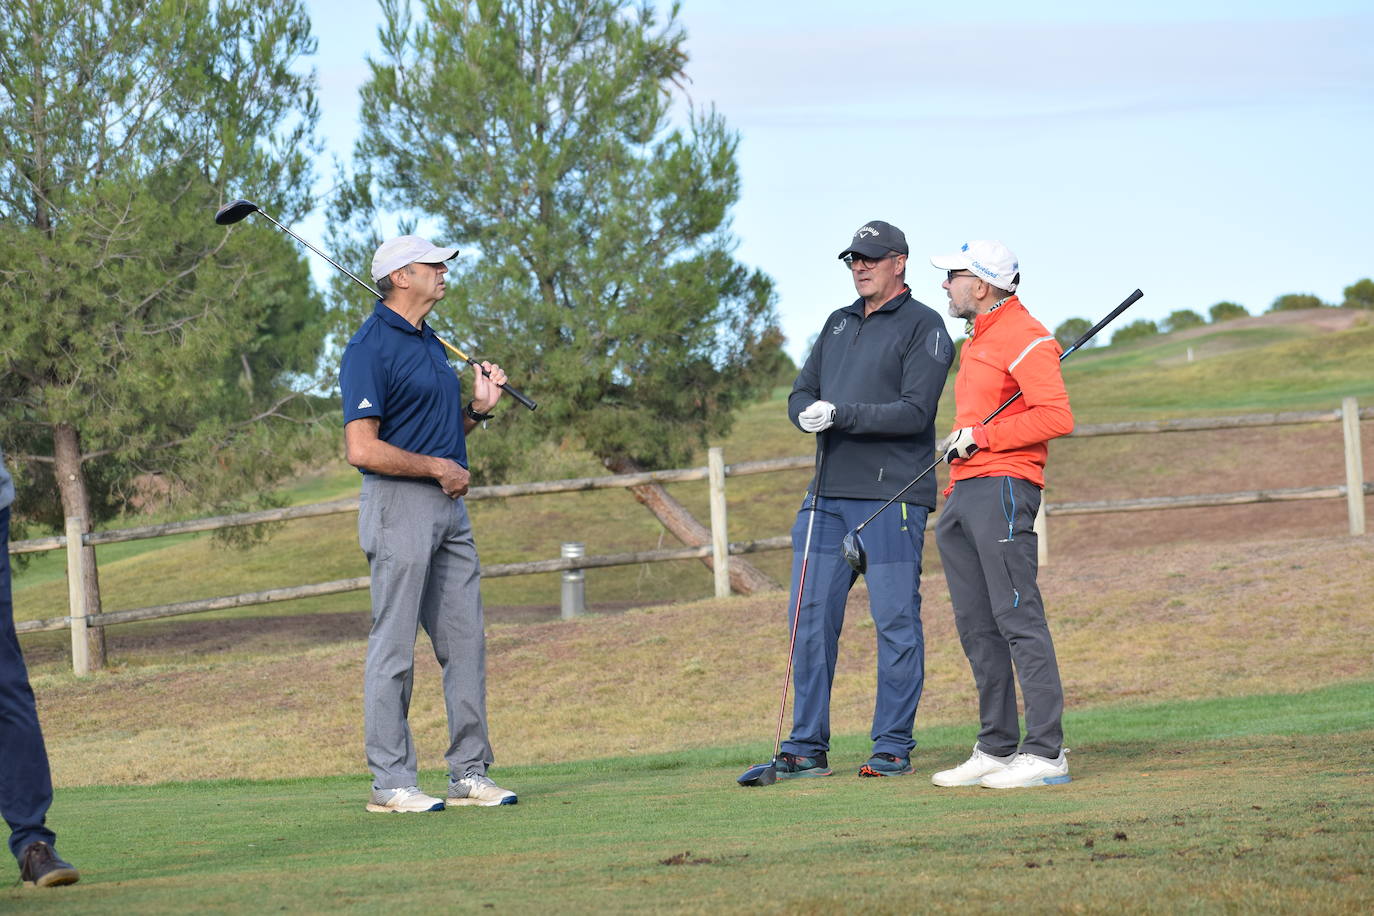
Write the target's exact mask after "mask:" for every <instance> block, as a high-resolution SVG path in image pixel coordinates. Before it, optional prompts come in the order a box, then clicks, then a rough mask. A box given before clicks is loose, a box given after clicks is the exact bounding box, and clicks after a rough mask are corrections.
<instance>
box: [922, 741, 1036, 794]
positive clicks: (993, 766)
mask: <svg viewBox="0 0 1374 916" xmlns="http://www.w3.org/2000/svg"><path fill="white" fill-rule="evenodd" d="M1015 756H1016V755H1014V754H1012V755H1010V756H1007V757H994V756H992V755H991V754H984V753H983V752H982V751H980V750H978V745H976V744H975V745H974V746H973V756H972V757H970V758H969V759H967V760H965V761H964V762H963V763H961V764H959V765H958V766H957V767H955V768H954V769H952V770H941V771H940V772H938V773H936V774H935V775H934V776H932V777H930V781H931V782H933V783H935V784H936V785H937V786H945V787H950V786H976V785H978V784H979V782H981V781H982V779H983V777H984V776H987V775H988V774H990V773H996V772H998V771H1000V770H1005V769H1006V768H1007V767H1009V766H1010V765H1011V762H1012V760H1013V758H1014V757H1015Z"/></svg>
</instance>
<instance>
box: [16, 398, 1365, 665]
mask: <svg viewBox="0 0 1374 916" xmlns="http://www.w3.org/2000/svg"><path fill="white" fill-rule="evenodd" d="M1371 418H1374V409H1372V408H1364V409H1360V407H1359V406H1358V405H1357V404H1356V401H1355V399H1354V398H1345V399H1344V401H1343V402H1342V404H1341V407H1340V409H1338V410H1327V411H1301V412H1296V411H1295V412H1287V413H1270V414H1247V415H1244V416H1235V417H1198V418H1188V419H1181V420H1158V421H1146V422H1136V423H1102V424H1095V425H1091V426H1081V427H1079V428H1078V429H1076V430H1074V432H1073V433H1072V435H1074V436H1122V435H1143V434H1154V433H1172V432H1189V431H1197V430H1217V429H1240V428H1247V427H1260V426H1283V425H1294V424H1305V423H1326V422H1339V423H1340V424H1341V430H1342V434H1343V438H1344V444H1345V471H1346V474H1345V477H1346V479H1345V483H1344V484H1326V485H1318V486H1308V487H1295V488H1288V489H1270V490H1249V491H1243V492H1239V493H1212V494H1197V495H1191V496H1159V497H1150V498H1146V499H1118V500H1102V501H1095V502H1061V503H1055V504H1053V505H1045V504H1043V503H1042V504H1041V515H1040V517H1039V518H1037V520H1036V527H1037V530H1038V531H1039V533H1040V535H1041V536H1040V539H1039V540H1040V549H1041V556H1040V562H1041V563H1042V564H1046V563H1048V562H1049V556H1048V544H1049V539H1048V537H1047V536H1046V534H1047V532H1046V530H1045V529H1046V523H1045V519H1046V517H1047V516H1056V515H1086V514H1092V513H1107V512H1139V511H1144V510H1157V509H1183V508H1197V507H1205V506H1229V505H1239V504H1245V503H1262V502H1280V501H1287V500H1307V499H1338V498H1340V497H1342V496H1344V497H1345V499H1346V505H1347V514H1348V517H1349V522H1350V524H1349V531H1350V533H1351V534H1352V535H1363V534H1364V533H1365V512H1364V496H1365V495H1366V494H1368V493H1374V485H1371V484H1369V483H1366V482H1365V481H1364V470H1363V468H1364V465H1363V459H1362V456H1361V449H1360V421H1361V420H1367V419H1371ZM813 462H814V459H813V458H812V456H810V455H798V456H793V457H789V458H774V459H769V460H766V461H746V462H741V463H739V464H734V465H727V464H725V461H724V456H723V453H722V451H721V449H720V448H712V449H710V451H709V453H708V464H707V466H706V467H698V468H678V469H674V470H665V471H646V472H642V473H637V474H616V475H612V476H606V477H583V478H577V479H572V480H550V481H538V482H534V483H522V484H507V485H502V486H492V487H473V488H472V489H471V490H470V491H469V492H468V494H467V496H466V499H469V500H480V499H506V498H510V497H516V496H536V495H541V494H548V493H572V492H578V491H583V490H604V489H620V488H624V487H631V486H637V485H642V484H649V483H680V482H684V481H690V480H703V479H704V480H707V481H708V483H709V486H710V506H711V542H710V543H709V544H703V545H701V546H696V547H676V548H665V549H659V550H644V551H634V552H629V553H617V554H605V555H601V556H590V557H589V556H568V557H559V558H556V559H549V560H532V561H528V562H523V563H501V564H495V565H491V566H484V567H483V568H482V575H483V576H484V577H485V578H500V577H503V576H523V575H530V574H534V573H550V572H561V571H564V570H582V569H596V568H602V567H609V566H632V565H637V564H640V563H662V562H667V561H670V560H687V559H699V558H703V557H711V558H712V561H713V575H714V582H715V594H716V596H717V597H725V596H727V595H728V594H729V593H730V583H729V567H728V563H729V557H731V556H738V555H742V554H749V553H756V552H759V551H765V550H784V549H788V548H790V547H791V543H792V542H791V538H790V537H789V536H788V535H785V534H784V535H779V536H777V537H770V538H763V539H760V540H752V541H730V540H729V538H728V534H727V532H728V526H727V511H726V499H725V480H726V478H727V477H738V476H742V475H746V474H769V473H774V472H777V471H794V470H804V469H808V468H811V467H812V466H813ZM357 511H358V499H357V497H351V498H348V499H340V500H334V501H332V502H325V503H314V504H311V505H305V506H292V507H288V508H284V509H269V510H266V511H262V512H244V513H239V514H236V515H224V516H217V517H214V518H201V519H192V520H190V521H184V522H171V523H168V524H163V525H147V526H143V527H138V528H123V529H119V530H115V531H98V532H90V533H88V534H83V533H82V530H83V528H84V520H83V519H81V518H77V517H72V518H68V519H67V520H66V533H65V534H64V535H58V536H54V537H47V538H35V539H32V540H26V541H15V542H13V543H12V544H10V548H9V551H10V553H12V554H20V553H38V552H42V551H48V550H62V549H65V550H66V552H67V583H68V604H69V613H68V614H67V616H64V617H53V618H48V619H44V620H26V621H23V622H21V623H18V624H16V626H15V629H16V630H18V631H19V632H21V633H32V632H39V631H44V630H61V629H67V628H70V629H71V636H72V670H73V671H75V672H76V674H78V675H85V674H88V673H89V672H90V670H91V659H90V657H89V654H88V649H87V639H86V634H87V629H88V628H89V627H104V626H110V625H112V624H118V623H133V622H135V621H143V620H157V619H160V618H164V617H175V616H179V615H182V614H198V613H203V612H206V611H216V610H224V609H227V608H237V607H247V606H250V605H257V604H269V603H272V602H276V601H291V600H294V599H297V598H311V597H317V596H320V595H333V594H339V593H342V592H350V591H357V590H361V589H365V588H367V587H368V586H369V583H370V580H369V577H367V576H360V577H357V578H353V579H340V580H336V581H333V582H319V583H315V584H311V585H296V586H288V587H283V588H273V589H267V590H265V591H258V592H247V593H244V594H239V595H226V596H223V597H218V598H203V599H200V600H196V601H183V602H178V603H175V604H164V605H157V606H154V607H143V608H133V609H130V610H122V611H110V612H106V613H102V614H88V613H87V608H86V598H85V595H86V592H85V582H86V579H87V577H88V576H89V574H90V571H88V570H87V569H86V568H85V559H84V557H85V551H83V550H82V549H81V548H82V546H83V545H85V546H100V545H102V544H115V543H119V542H121V541H134V540H141V539H144V538H155V537H165V536H168V535H173V534H186V533H190V532H197V531H214V530H218V529H222V528H232V527H239V526H245V525H259V524H263V523H266V522H279V521H288V520H292V519H300V518H318V517H320V516H325V515H336V514H340V513H347V512H357Z"/></svg>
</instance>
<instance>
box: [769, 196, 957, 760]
mask: <svg viewBox="0 0 1374 916" xmlns="http://www.w3.org/2000/svg"><path fill="white" fill-rule="evenodd" d="M840 258H842V259H843V260H844V262H845V265H846V266H847V267H848V268H849V270H850V277H851V279H852V280H853V282H854V289H855V290H856V291H857V292H858V294H859V298H858V299H857V300H855V301H854V302H853V303H852V304H850V305H847V306H845V307H844V308H842V309H838V310H836V311H834V312H832V313H831V314H830V317H828V318H827V319H826V320H825V324H824V325H822V327H821V330H820V333H819V335H818V336H817V337H816V343H815V345H814V346H812V348H811V353H810V355H809V356H808V357H807V359H806V364H805V365H804V366H803V367H802V370H801V373H800V374H799V375H798V376H797V381H796V383H795V384H794V385H793V386H792V394H791V396H790V397H789V398H788V402H787V412H788V415H789V416H790V417H791V419H792V422H793V423H795V424H797V426H798V427H800V428H801V429H802V430H803V431H805V432H808V433H816V434H817V437H818V438H817V442H816V447H817V449H818V450H820V451H821V452H823V460H822V461H821V462H820V465H821V472H820V478H819V479H816V480H813V481H812V482H811V488H810V491H809V492H808V493H807V495H806V498H804V499H803V501H802V508H801V510H800V511H799V512H798V514H797V520H796V523H795V524H794V525H793V527H792V600H791V602H790V603H789V605H788V607H789V609H795V608H797V607H798V604H797V587H798V579H799V577H800V573H801V567H802V560H803V557H802V553H803V551H804V549H805V541H806V532H807V525H808V522H809V521H810V515H811V512H812V508H813V504H812V495H813V494H814V495H815V505H814V514H815V522H814V528H813V530H812V538H811V544H810V554H809V562H808V565H807V577H806V588H805V594H804V595H803V597H802V601H801V604H800V613H799V617H798V620H797V621H796V623H795V625H796V633H797V636H796V646H795V656H794V657H795V678H794V684H795V690H796V696H795V701H794V703H793V709H792V732H791V735H790V736H789V737H788V739H787V740H786V741H785V742H783V744H782V747H781V749H780V753H779V755H778V760H777V772H778V777H779V778H782V779H788V778H796V777H808V776H829V775H831V773H832V770H831V769H830V765H829V759H828V753H829V751H830V689H831V686H832V684H833V682H834V679H835V659H836V656H837V654H838V649H839V640H840V630H841V628H842V627H843V625H844V611H845V603H846V600H847V597H848V595H849V590H850V589H851V588H852V587H853V585H854V582H855V580H856V579H857V578H858V574H857V573H855V572H854V571H853V570H851V569H850V568H849V566H848V564H847V563H846V562H845V560H844V558H843V556H842V554H841V551H840V543H841V541H842V540H843V538H844V536H845V534H846V533H847V532H849V531H850V530H851V529H853V528H854V527H855V526H857V525H858V524H859V523H860V522H862V521H863V520H864V519H865V518H867V517H868V516H869V515H871V514H872V513H873V512H874V511H875V510H876V509H877V508H878V507H879V506H881V505H882V503H883V501H884V500H886V499H888V498H890V497H892V496H894V495H896V493H897V492H898V491H899V490H901V488H902V487H903V486H905V485H906V484H908V483H909V482H910V481H911V480H912V479H913V478H915V477H916V475H917V474H919V473H920V471H921V469H922V467H923V466H926V465H929V464H930V462H931V460H932V457H931V456H932V455H933V454H934V446H935V410H936V405H937V402H938V401H939V399H940V392H941V390H942V389H943V388H944V385H945V379H946V377H947V376H948V374H949V367H950V364H951V362H952V361H953V358H954V348H953V344H952V342H951V341H950V339H949V335H948V334H947V333H946V332H945V325H944V321H943V319H941V318H940V316H939V315H938V314H937V313H936V312H935V311H934V310H933V309H931V308H929V307H928V306H925V305H922V304H921V303H920V302H918V301H917V300H916V299H914V298H912V295H911V290H910V289H909V288H908V287H907V285H906V260H907V243H906V237H905V236H904V235H903V234H902V232H901V230H900V229H898V228H896V227H895V226H892V225H890V224H888V223H885V222H881V221H877V220H875V221H873V222H870V223H867V224H866V225H864V226H862V227H860V228H859V230H858V231H857V232H855V233H854V238H853V240H852V241H851V242H850V244H849V247H848V248H845V249H844V250H843V251H841V252H840ZM934 507H935V481H934V479H933V478H932V479H930V480H927V481H923V482H922V483H920V484H918V485H917V486H915V487H912V488H911V489H910V490H908V491H907V492H906V494H905V495H904V496H903V497H902V500H901V501H899V502H897V503H895V504H894V505H892V506H890V507H888V508H887V509H886V510H885V511H883V512H882V513H881V514H880V515H879V516H878V517H877V518H876V519H874V520H873V522H872V523H870V524H869V525H868V527H867V528H865V529H864V537H865V540H866V548H867V553H868V558H869V561H868V571H867V572H866V573H865V580H866V582H867V585H868V609H869V613H870V614H871V615H872V616H873V623H874V625H875V629H876V636H877V640H878V677H877V696H876V698H875V701H874V706H873V727H872V732H871V738H872V741H873V745H872V748H873V749H872V756H871V757H869V759H868V761H867V762H866V763H864V764H863V765H862V766H861V767H860V768H859V775H860V776H901V775H905V774H908V773H910V772H911V771H912V767H911V751H912V749H913V748H914V747H915V746H916V742H915V740H914V739H913V738H912V727H913V725H914V724H915V719H916V707H917V704H918V703H919V702H920V699H921V689H922V686H923V683H924V677H925V640H924V634H923V632H922V629H921V592H920V585H921V550H922V547H923V546H924V543H925V529H926V517H927V515H928V514H929V513H930V511H931V510H932V509H933V508H934ZM792 623H793V621H790V620H789V624H792Z"/></svg>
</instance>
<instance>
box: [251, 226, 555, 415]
mask: <svg viewBox="0 0 1374 916" xmlns="http://www.w3.org/2000/svg"><path fill="white" fill-rule="evenodd" d="M253 212H254V213H257V214H260V215H261V216H265V217H266V218H267V220H268V221H269V222H270V223H271V224H272V225H274V226H276V227H277V228H278V229H280V230H281V231H282V232H285V233H286V234H287V235H289V236H291V237H292V238H293V239H295V240H296V241H298V242H300V243H301V244H302V245H304V246H305V247H306V248H309V249H310V250H311V251H313V252H315V254H317V255H319V256H320V257H322V258H324V259H325V260H326V261H328V262H329V263H330V264H333V265H334V266H335V267H337V268H338V269H339V270H341V271H343V273H344V274H345V275H347V276H348V278H349V279H350V280H352V281H353V282H354V283H356V284H358V285H359V286H361V287H362V288H363V289H365V290H367V291H368V292H369V293H371V294H372V295H373V296H374V297H376V298H378V299H381V298H383V296H382V294H381V293H380V292H378V291H377V290H376V289H375V288H374V287H373V286H372V284H370V283H364V282H363V281H362V279H360V278H359V277H358V275H357V274H355V273H353V271H351V270H349V269H348V268H347V267H344V266H343V265H342V264H340V263H339V262H338V261H336V260H334V259H333V258H331V257H330V256H329V255H327V254H325V253H324V252H323V251H321V250H320V249H318V248H316V247H315V246H314V245H312V244H310V243H309V242H307V241H306V240H305V239H303V238H301V237H300V236H299V235H297V234H296V233H294V232H292V231H291V229H290V228H288V227H287V226H284V225H282V224H281V223H279V222H277V221H276V220H275V219H273V218H272V216H271V214H269V213H267V212H265V211H263V210H260V209H254V211H253ZM434 336H435V339H436V340H438V341H439V343H441V344H443V345H444V347H445V348H446V349H448V351H449V352H450V353H452V354H453V355H454V356H456V357H458V358H459V359H461V360H462V361H463V362H465V363H467V364H468V365H469V366H471V367H472V368H473V369H475V370H476V371H478V372H480V373H482V374H483V375H485V376H487V377H488V378H490V377H491V373H490V372H488V371H487V370H485V369H483V368H482V366H481V364H480V363H478V362H477V361H476V360H474V359H473V358H472V357H471V356H468V355H467V354H466V353H464V352H463V351H462V350H460V349H458V348H457V347H455V346H454V345H453V344H451V343H449V342H448V341H447V340H444V339H443V338H442V337H440V336H439V335H437V334H436V335H434ZM501 387H502V388H503V389H505V391H506V392H507V393H508V394H509V395H510V396H511V397H513V398H515V399H516V400H517V401H519V402H520V403H521V404H523V405H525V406H526V407H528V408H529V409H530V410H534V408H536V407H538V406H539V405H538V404H536V403H535V402H534V401H532V400H530V398H529V397H527V396H526V395H525V394H524V393H523V392H521V391H519V390H517V389H516V388H513V387H512V386H511V385H509V384H507V383H504V382H503V383H502V384H501Z"/></svg>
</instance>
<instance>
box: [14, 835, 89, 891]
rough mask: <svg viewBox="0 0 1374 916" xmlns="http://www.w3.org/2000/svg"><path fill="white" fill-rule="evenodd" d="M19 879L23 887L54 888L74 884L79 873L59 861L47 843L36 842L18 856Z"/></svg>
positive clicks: (68, 864)
mask: <svg viewBox="0 0 1374 916" xmlns="http://www.w3.org/2000/svg"><path fill="white" fill-rule="evenodd" d="M19 879H20V880H21V881H23V882H24V886H25V887H56V886H57V885H59V884H75V883H76V882H77V881H79V880H80V879H81V873H80V872H79V871H77V870H76V869H75V868H74V867H72V864H71V863H70V862H63V861H62V860H61V859H59V858H58V857H57V853H55V852H53V848H52V847H51V846H49V845H48V844H47V843H44V842H43V841H42V840H36V841H34V842H32V843H30V844H29V845H27V846H25V847H24V851H23V852H21V853H20V854H19Z"/></svg>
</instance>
